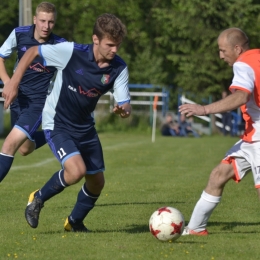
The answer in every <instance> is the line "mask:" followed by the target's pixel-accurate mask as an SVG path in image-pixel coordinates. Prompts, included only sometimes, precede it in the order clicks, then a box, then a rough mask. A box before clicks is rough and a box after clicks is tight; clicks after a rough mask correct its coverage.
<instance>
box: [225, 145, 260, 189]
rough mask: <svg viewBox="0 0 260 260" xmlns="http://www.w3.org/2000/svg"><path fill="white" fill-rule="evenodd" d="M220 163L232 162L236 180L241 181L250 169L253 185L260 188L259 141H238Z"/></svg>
mask: <svg viewBox="0 0 260 260" xmlns="http://www.w3.org/2000/svg"><path fill="white" fill-rule="evenodd" d="M221 163H228V164H232V166H233V169H234V172H235V176H234V180H235V181H236V182H239V181H241V180H242V179H243V178H244V177H245V176H246V174H247V173H248V171H250V170H252V173H253V178H254V182H255V187H256V188H260V142H253V143H248V142H244V141H243V140H240V141H238V142H237V143H236V144H235V145H234V146H233V147H232V148H231V149H230V150H229V151H228V152H227V153H226V155H225V158H224V159H223V160H222V162H221Z"/></svg>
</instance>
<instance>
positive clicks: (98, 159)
mask: <svg viewBox="0 0 260 260" xmlns="http://www.w3.org/2000/svg"><path fill="white" fill-rule="evenodd" d="M44 133H45V138H46V140H47V142H48V144H49V146H50V148H51V150H52V152H53V154H54V155H55V157H56V158H57V159H58V161H59V162H60V164H61V165H62V167H63V165H64V163H65V161H66V160H67V159H68V158H70V157H72V156H74V155H76V154H80V155H81V157H82V159H83V161H84V162H85V165H86V168H87V172H86V173H87V174H96V173H98V172H104V171H105V164H104V157H103V151H102V146H101V143H100V140H99V137H98V134H97V132H96V129H95V128H93V129H92V130H91V131H90V132H88V133H87V134H86V135H85V136H84V137H82V138H81V139H80V140H77V139H76V138H75V137H74V136H73V133H67V132H65V131H62V130H57V129H55V130H44Z"/></svg>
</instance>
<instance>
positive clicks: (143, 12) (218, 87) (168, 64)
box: [0, 0, 260, 108]
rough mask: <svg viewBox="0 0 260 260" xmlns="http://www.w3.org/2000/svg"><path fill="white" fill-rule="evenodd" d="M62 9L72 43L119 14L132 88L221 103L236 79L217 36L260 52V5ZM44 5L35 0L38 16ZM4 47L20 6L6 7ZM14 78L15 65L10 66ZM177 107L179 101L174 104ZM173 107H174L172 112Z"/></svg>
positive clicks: (113, 4) (161, 3) (59, 29)
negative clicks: (228, 35)
mask: <svg viewBox="0 0 260 260" xmlns="http://www.w3.org/2000/svg"><path fill="white" fill-rule="evenodd" d="M50 2H52V3H54V4H55V5H56V7H57V10H58V19H57V24H56V27H55V29H54V32H55V33H56V34H58V35H60V36H63V37H65V38H66V39H68V40H69V41H76V42H80V43H91V42H92V28H93V24H94V22H95V20H96V18H97V16H98V15H100V14H102V13H105V12H108V13H113V14H115V15H117V16H118V17H119V18H120V19H121V20H122V21H123V22H124V23H125V24H126V27H127V30H128V35H127V38H126V39H125V41H124V43H123V44H122V47H121V49H120V51H119V55H121V56H122V57H123V58H124V60H125V61H126V62H127V64H128V67H129V72H130V83H134V84H154V85H160V86H164V87H168V88H169V89H170V91H171V94H172V97H173V96H174V97H176V93H177V90H178V89H182V90H183V91H190V92H192V93H195V95H196V96H197V97H198V98H201V97H207V96H209V95H212V96H213V99H214V98H215V99H218V98H220V93H221V91H222V89H223V88H227V87H228V86H229V85H230V83H231V79H232V68H229V67H228V66H227V64H224V62H223V61H221V60H220V59H219V56H218V46H217V37H218V34H219V33H220V32H221V31H222V30H224V29H226V28H229V27H239V28H241V29H242V30H244V31H245V32H246V33H247V35H248V36H249V39H250V42H251V48H257V47H260V42H259V36H258V32H259V27H260V25H259V21H260V16H259V13H260V12H259V11H260V4H259V1H253V0H243V1H242V0H207V1H205V0H125V1H119V0H106V1H103V0H102V1H101V0H77V1H75V0H53V1H50ZM39 3H40V1H36V0H32V6H33V14H34V12H35V8H36V6H37V5H38V4H39ZM0 8H1V13H0V31H1V34H0V44H2V43H3V42H4V40H5V39H6V38H7V37H8V35H9V34H10V33H11V31H12V29H13V28H15V27H17V26H18V20H19V17H18V16H19V10H18V8H19V1H10V0H1V2H0ZM7 65H8V71H10V74H11V72H12V68H13V62H8V64H7ZM171 100H172V106H173V105H175V103H174V102H177V98H176V100H175V98H173V99H171ZM170 108H171V107H170Z"/></svg>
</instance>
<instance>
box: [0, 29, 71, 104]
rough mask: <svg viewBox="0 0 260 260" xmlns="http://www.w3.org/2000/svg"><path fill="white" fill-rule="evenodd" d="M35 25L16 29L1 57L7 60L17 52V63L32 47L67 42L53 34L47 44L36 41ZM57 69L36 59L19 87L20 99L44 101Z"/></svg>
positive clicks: (3, 46)
mask: <svg viewBox="0 0 260 260" xmlns="http://www.w3.org/2000/svg"><path fill="white" fill-rule="evenodd" d="M34 30H35V25H30V26H21V27H17V28H15V29H14V30H13V31H12V32H11V34H10V35H9V37H8V38H7V39H6V41H5V42H4V44H3V45H2V46H1V48H0V57H2V58H4V59H6V58H9V56H10V55H11V54H12V52H13V51H16V52H17V62H19V60H20V59H21V58H22V56H23V55H24V53H25V52H26V50H28V49H29V48H30V47H32V46H38V45H44V44H56V43H60V42H64V41H66V40H65V39H63V38H61V37H59V36H57V35H55V34H53V33H51V34H50V37H49V40H48V41H47V42H43V43H40V42H38V41H37V40H35V39H34ZM55 71H56V68H54V67H49V66H44V65H43V59H42V58H41V57H38V58H36V59H35V60H34V61H33V63H32V64H31V65H30V66H29V67H28V69H27V70H26V72H25V74H24V76H23V78H22V80H21V83H20V85H19V92H18V98H19V99H20V100H23V99H25V100H26V99H29V100H31V101H36V102H38V100H42V101H43V102H44V100H45V99H46V94H47V91H48V87H49V85H50V81H51V80H52V78H53V76H54V73H55Z"/></svg>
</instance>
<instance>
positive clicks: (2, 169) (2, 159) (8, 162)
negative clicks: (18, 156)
mask: <svg viewBox="0 0 260 260" xmlns="http://www.w3.org/2000/svg"><path fill="white" fill-rule="evenodd" d="M13 160H14V156H12V155H7V154H3V153H0V182H1V181H2V180H3V179H4V178H5V176H6V175H7V173H8V172H9V170H10V168H11V166H12V163H13Z"/></svg>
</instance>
